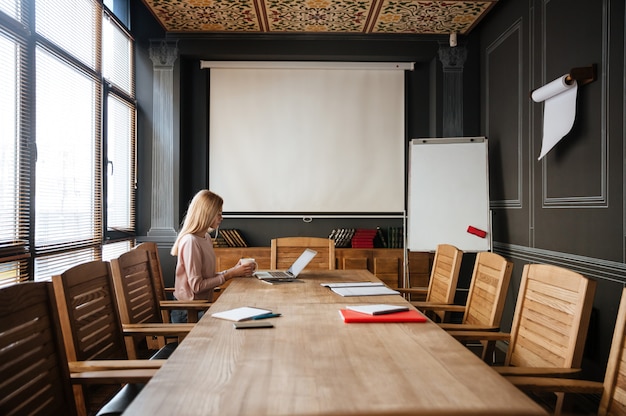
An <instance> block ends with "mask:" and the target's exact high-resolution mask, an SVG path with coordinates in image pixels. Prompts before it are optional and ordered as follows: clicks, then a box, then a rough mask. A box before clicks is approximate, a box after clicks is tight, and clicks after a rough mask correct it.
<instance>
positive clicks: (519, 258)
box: [478, 0, 625, 377]
mask: <svg viewBox="0 0 626 416" xmlns="http://www.w3.org/2000/svg"><path fill="white" fill-rule="evenodd" d="M478 33H479V35H480V51H481V52H480V54H481V58H480V59H481V75H480V84H481V100H482V101H481V108H482V110H483V111H482V115H481V120H482V123H481V132H482V134H484V135H486V136H487V137H489V141H490V153H489V155H490V191H491V204H492V208H493V214H494V215H493V231H494V240H495V241H496V244H495V251H498V252H500V253H501V254H504V255H505V256H507V257H509V258H511V259H513V260H514V261H515V269H514V281H513V285H512V286H513V287H512V289H511V291H510V293H509V299H508V302H507V310H506V313H505V318H504V319H505V322H506V321H508V322H510V317H511V316H512V314H513V310H514V306H515V303H514V300H515V293H516V290H517V287H518V282H519V275H520V274H521V271H522V267H523V265H524V264H525V263H529V262H545V263H553V264H557V265H562V266H565V267H569V268H572V269H575V270H577V271H579V272H581V273H583V274H585V275H587V276H589V277H591V278H594V279H597V280H598V289H597V294H596V298H595V308H594V313H593V317H592V326H591V329H590V335H589V337H588V343H587V350H586V354H585V357H586V362H585V365H586V370H588V372H589V373H591V374H592V376H595V377H602V375H603V374H602V372H603V371H604V364H605V361H606V358H607V355H608V348H609V345H610V340H611V335H612V331H613V325H614V321H615V314H616V307H617V303H618V301H619V295H620V292H621V287H622V286H623V281H624V280H625V268H624V215H625V211H624V165H623V149H624V130H623V127H624V105H623V104H624V54H623V52H624V2H623V1H622V0H619V1H614V0H599V1H593V2H590V1H586V0H549V1H545V0H523V1H522V0H516V1H510V0H509V1H500V2H498V4H497V6H496V7H495V8H494V9H493V11H492V12H491V13H490V14H489V15H488V16H487V17H486V18H485V19H484V20H483V21H482V22H481V24H480V26H479V29H478ZM593 63H595V64H597V65H598V79H597V80H596V81H595V82H593V83H591V84H588V85H584V86H581V87H580V88H579V90H578V102H577V114H576V121H575V123H574V127H573V129H572V131H571V132H570V133H569V134H568V135H566V136H565V137H564V138H563V139H562V140H561V142H559V143H558V144H557V145H556V146H555V147H554V148H553V149H552V151H550V152H549V153H548V154H547V156H546V157H544V159H542V160H541V161H538V160H537V158H538V156H539V152H540V149H541V140H542V134H543V130H542V129H543V104H541V103H535V102H533V101H532V100H531V99H530V96H529V94H530V92H531V91H532V90H534V89H536V88H539V87H541V86H542V85H544V84H546V83H548V82H550V81H552V80H553V79H555V78H557V77H560V76H561V75H563V74H566V73H568V72H569V71H570V69H571V68H575V67H584V66H588V65H591V64H593Z"/></svg>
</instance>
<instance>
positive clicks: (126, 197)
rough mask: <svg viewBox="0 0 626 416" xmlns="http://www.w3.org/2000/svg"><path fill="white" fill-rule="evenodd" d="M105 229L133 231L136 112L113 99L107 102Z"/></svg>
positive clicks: (125, 103)
mask: <svg viewBox="0 0 626 416" xmlns="http://www.w3.org/2000/svg"><path fill="white" fill-rule="evenodd" d="M107 103H108V105H107V110H108V117H107V123H108V126H107V175H108V176H107V207H106V208H107V228H108V229H114V230H118V231H120V230H121V231H132V230H134V227H135V215H134V214H135V203H134V201H135V140H134V133H133V132H134V131H135V108H134V106H133V105H131V104H129V103H128V102H126V101H123V100H121V99H119V98H118V97H116V96H114V95H109V97H108V98H107Z"/></svg>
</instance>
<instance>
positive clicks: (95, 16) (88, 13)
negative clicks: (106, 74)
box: [35, 0, 102, 69]
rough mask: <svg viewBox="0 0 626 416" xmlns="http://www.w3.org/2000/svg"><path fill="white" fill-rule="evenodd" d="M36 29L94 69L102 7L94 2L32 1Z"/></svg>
mask: <svg viewBox="0 0 626 416" xmlns="http://www.w3.org/2000/svg"><path fill="white" fill-rule="evenodd" d="M35 5H36V7H35V13H36V14H35V16H36V30H37V33H38V34H39V35H41V36H44V37H45V38H46V39H48V40H49V41H51V42H53V43H54V44H56V45H58V46H59V47H61V48H62V49H64V50H65V51H67V52H68V53H70V54H71V55H72V56H74V57H75V58H77V59H78V60H80V61H81V62H83V63H84V64H85V65H87V66H89V67H90V68H91V69H96V68H97V65H98V57H99V55H100V45H99V39H100V36H99V34H100V25H101V19H102V7H101V6H100V4H99V2H98V1H96V0H45V1H36V2H35Z"/></svg>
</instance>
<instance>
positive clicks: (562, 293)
mask: <svg viewBox="0 0 626 416" xmlns="http://www.w3.org/2000/svg"><path fill="white" fill-rule="evenodd" d="M595 289H596V282H595V281H594V280H591V279H588V278H586V277H585V276H583V275H581V274H579V273H576V272H574V271H572V270H568V269H566V268H563V267H559V266H553V265H547V264H527V265H525V266H524V270H523V272H522V280H521V282H520V288H519V294H518V296H517V305H516V306H515V314H514V316H513V323H512V326H511V339H510V342H509V347H508V350H507V355H506V358H505V365H513V366H516V367H556V368H577V367H580V365H581V362H582V355H583V350H584V346H585V339H586V337H587V329H588V328H589V318H590V316H591V308H592V306H593V297H594V295H595Z"/></svg>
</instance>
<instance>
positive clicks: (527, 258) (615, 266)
mask: <svg viewBox="0 0 626 416" xmlns="http://www.w3.org/2000/svg"><path fill="white" fill-rule="evenodd" d="M493 251H494V252H495V253H498V254H500V255H502V256H504V257H506V258H509V259H517V260H521V261H523V262H527V263H545V264H553V265H555V266H561V267H565V268H568V269H571V270H574V271H576V272H578V273H581V274H583V275H585V276H587V277H590V278H593V279H601V280H607V281H611V282H617V283H620V284H626V264H625V263H619V262H615V261H609V260H603V259H597V258H593V257H585V256H578V255H575V254H569V253H561V252H558V251H552V250H544V249H540V248H534V247H525V246H519V245H515V244H506V243H500V242H494V243H493Z"/></svg>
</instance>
